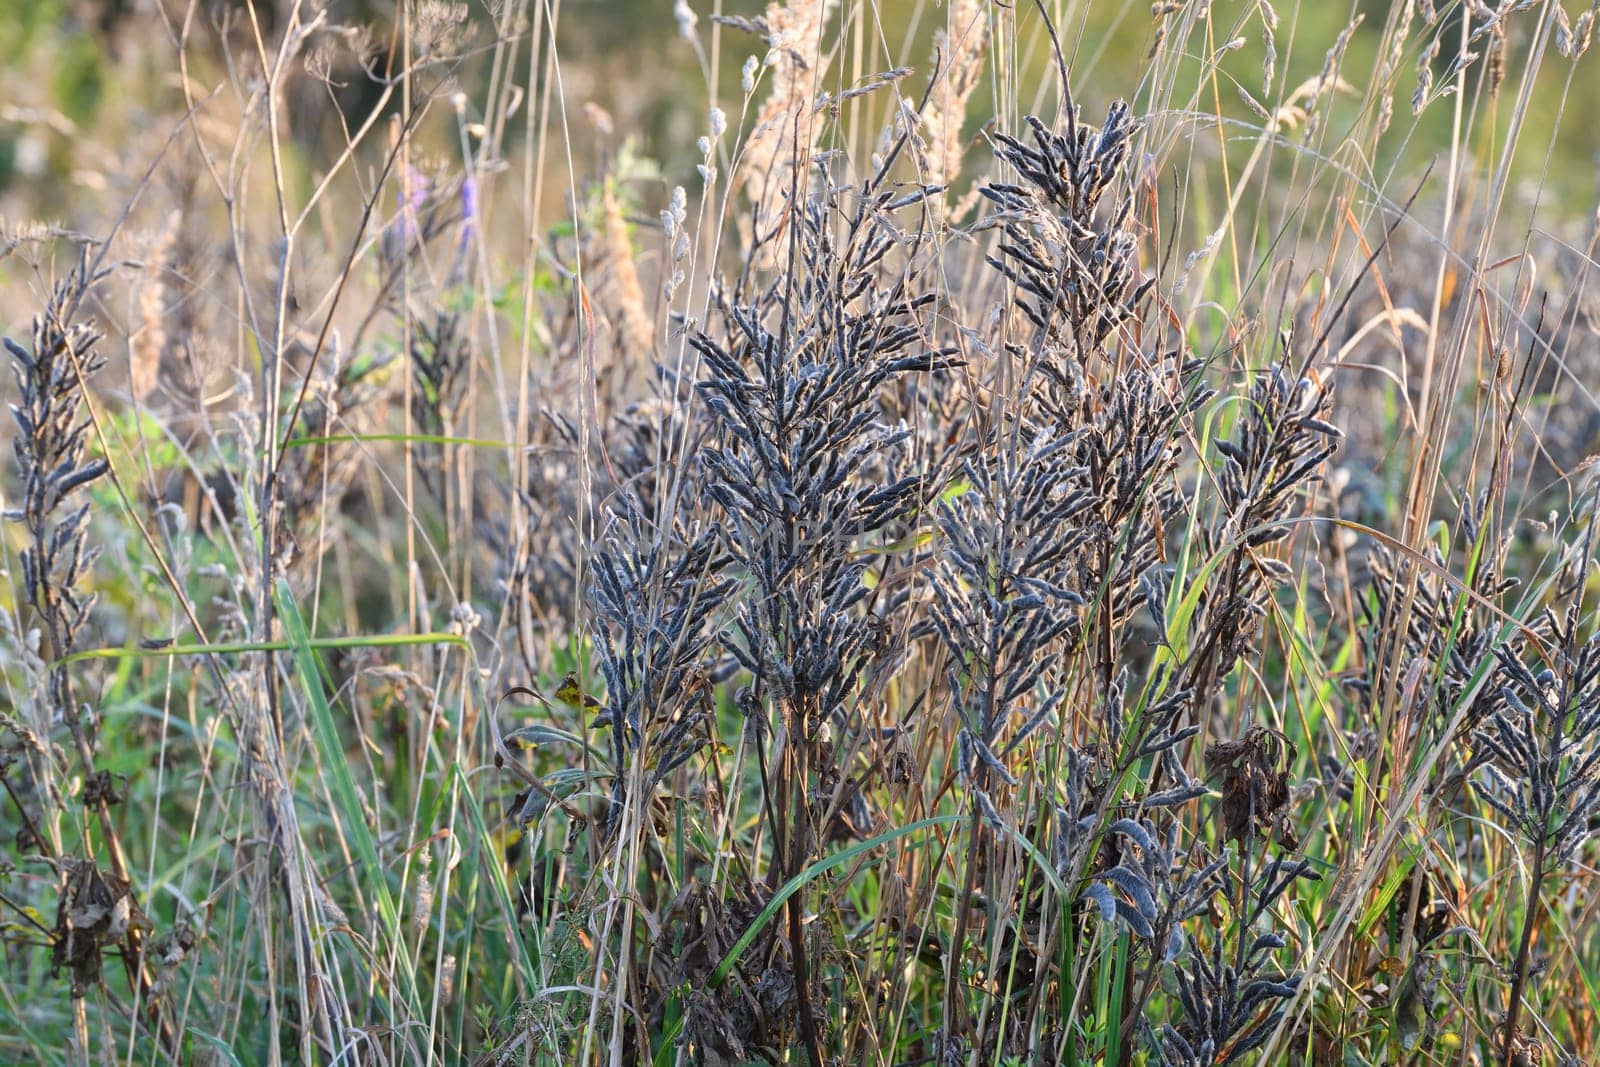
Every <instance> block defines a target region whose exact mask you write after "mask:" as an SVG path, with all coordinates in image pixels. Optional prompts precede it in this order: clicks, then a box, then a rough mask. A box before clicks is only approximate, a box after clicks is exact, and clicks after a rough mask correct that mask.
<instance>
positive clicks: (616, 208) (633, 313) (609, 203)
mask: <svg viewBox="0 0 1600 1067" xmlns="http://www.w3.org/2000/svg"><path fill="white" fill-rule="evenodd" d="M601 208H602V212H603V213H604V215H605V249H606V262H607V263H608V264H609V266H610V268H611V290H610V303H611V305H612V306H613V307H615V308H616V310H617V314H618V317H619V318H620V319H621V320H622V322H621V326H622V329H621V334H622V344H623V347H624V348H625V349H626V350H627V351H628V352H630V353H632V354H633V355H634V356H635V357H636V358H638V359H640V360H647V359H648V358H649V356H650V354H651V353H652V352H653V351H654V350H655V333H656V331H655V325H654V324H653V323H652V322H651V316H650V312H649V310H648V307H649V306H648V305H647V304H646V303H645V299H644V288H643V287H642V286H641V285H640V284H639V269H638V267H637V266H636V265H635V263H634V259H633V243H632V242H631V241H630V240H628V224H627V222H626V221H625V220H624V219H623V217H622V201H621V199H620V198H619V197H618V196H617V188H616V181H615V179H608V180H607V181H606V183H605V188H604V190H603V191H602V193H601Z"/></svg>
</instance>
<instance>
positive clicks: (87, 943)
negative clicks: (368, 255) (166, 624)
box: [0, 251, 177, 1056]
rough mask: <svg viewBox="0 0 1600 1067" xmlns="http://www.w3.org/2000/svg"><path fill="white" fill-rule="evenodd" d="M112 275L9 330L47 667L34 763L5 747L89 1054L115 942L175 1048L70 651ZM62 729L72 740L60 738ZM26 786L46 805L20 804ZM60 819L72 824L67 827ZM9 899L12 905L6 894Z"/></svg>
mask: <svg viewBox="0 0 1600 1067" xmlns="http://www.w3.org/2000/svg"><path fill="white" fill-rule="evenodd" d="M108 274H109V271H104V270H102V271H96V270H95V269H94V268H93V267H92V266H91V264H90V261H89V258H88V253H87V252H86V251H85V252H83V253H81V254H80V257H79V260H78V263H77V265H76V266H75V267H74V268H73V270H72V272H71V273H70V274H69V275H68V276H67V277H66V278H65V279H63V280H62V282H61V283H60V284H59V285H57V286H56V288H55V291H54V292H53V293H52V295H51V297H50V298H49V301H48V303H47V304H46V306H45V310H44V311H43V313H42V314H39V315H37V316H35V317H34V320H33V338H32V344H31V346H30V347H26V348H25V347H23V346H22V345H20V344H18V343H17V342H15V341H13V340H12V339H11V338H9V337H8V338H5V339H4V343H5V349H6V351H7V353H9V354H10V356H11V363H12V373H13V375H14V376H15V379H16V383H17V389H18V401H17V403H15V404H13V405H12V406H11V416H12V419H13V421H14V422H15V423H16V428H17V432H16V434H15V435H14V436H13V438H12V450H13V453H14V455H15V456H16V461H17V472H18V476H19V478H20V480H21V483H22V500H21V506H20V507H18V508H16V509H15V510H13V511H10V512H8V513H7V515H6V518H7V519H9V520H11V521H16V522H20V523H21V524H22V527H23V530H24V535H25V540H24V544H23V547H22V550H21V552H20V554H19V561H20V563H21V565H22V588H21V594H22V595H21V597H20V602H19V608H20V609H24V610H25V612H26V614H25V615H24V616H23V618H22V619H20V620H19V623H18V624H16V625H15V629H16V630H17V631H20V632H28V631H30V630H32V631H34V632H35V633H37V635H38V646H37V649H36V651H35V656H36V657H37V658H36V659H35V658H33V657H29V661H30V662H32V663H33V664H34V665H35V666H36V667H37V668H39V670H40V671H42V676H36V677H35V678H34V679H32V684H33V692H32V693H30V694H29V698H28V699H27V701H26V702H25V705H24V707H25V709H26V710H25V711H24V714H23V716H22V717H21V722H22V723H23V724H25V727H26V728H25V731H24V735H23V736H21V737H20V738H19V739H20V740H21V741H22V742H23V751H24V753H25V759H26V770H27V774H26V775H25V776H17V775H15V772H14V770H13V768H12V766H11V765H10V759H9V757H7V758H6V759H4V760H3V761H0V783H3V784H4V786H5V791H6V795H7V796H8V797H9V799H10V801H11V803H12V805H13V806H14V807H15V809H16V814H17V816H18V818H19V820H20V824H21V826H22V830H21V831H20V832H19V833H18V834H17V835H16V838H15V841H16V845H17V847H18V849H19V851H20V852H21V853H23V854H27V853H36V854H38V855H39V856H42V857H43V858H44V859H45V861H46V862H47V863H48V864H49V865H50V866H51V867H52V868H53V869H54V871H55V874H56V877H57V879H58V885H57V890H58V896H57V901H56V921H55V927H54V929H53V930H51V931H49V936H50V942H51V965H52V968H53V970H54V971H55V972H56V973H59V972H61V971H66V972H67V974H68V977H69V980H70V983H71V991H72V998H73V1002H74V1009H75V1023H76V1035H77V1040H78V1042H79V1047H80V1049H81V1051H82V1053H83V1055H85V1056H86V1055H87V1054H88V1044H87V1042H88V1039H89V1033H88V1026H87V1021H86V1016H85V1013H84V1005H83V998H84V997H86V996H88V995H89V994H90V992H91V991H92V990H94V989H96V988H97V987H100V986H101V966H102V960H103V958H104V955H105V953H106V952H107V951H110V950H115V951H117V952H118V953H119V955H120V956H121V959H122V965H123V969H124V970H125V972H126V974H127V978H128V983H129V986H130V988H131V990H132V993H133V995H134V998H135V1001H136V1002H137V1005H138V1013H139V1014H140V1015H141V1016H143V1017H144V1019H145V1020H146V1021H147V1022H148V1024H149V1025H150V1026H151V1027H152V1028H153V1030H154V1032H155V1034H156V1035H157V1036H158V1039H159V1041H160V1042H161V1045H162V1047H163V1048H164V1049H165V1050H166V1051H167V1052H168V1053H169V1054H170V1053H175V1051H176V1048H177V1045H176V1037H175V1035H174V1033H173V1031H172V1030H171V1027H170V1021H169V1019H168V1017H167V1013H166V1006H165V1003H164V1001H163V999H162V998H160V997H159V996H157V995H156V993H155V991H154V990H153V988H152V985H153V981H154V976H153V972H152V971H151V969H150V966H149V963H148V961H147V960H146V958H145V939H146V936H147V935H148V934H149V932H150V931H151V929H152V928H153V927H152V923H151V921H150V919H149V918H148V917H147V916H146V914H145V912H144V910H143V908H142V907H141V906H140V903H139V901H138V898H137V896H136V894H135V890H134V886H133V883H132V881H131V878H130V874H129V867H128V858H127V855H126V852H125V849H124V845H123V841H122V837H121V834H120V832H119V828H118V823H117V820H116V819H115V818H114V817H113V815H112V809H113V808H114V807H115V806H116V805H118V804H120V803H121V802H122V801H123V799H124V797H125V795H126V788H127V780H126V778H125V777H124V776H123V775H120V774H113V773H112V772H110V771H107V770H104V769H101V767H100V762H101V759H102V753H101V752H100V724H101V718H100V715H101V713H100V709H99V708H97V707H94V706H92V705H90V704H88V703H80V702H79V700H78V697H77V695H76V693H75V691H74V686H73V682H72V674H71V670H70V668H69V667H68V666H67V665H66V664H65V663H63V662H62V660H63V659H65V658H66V657H68V656H70V655H71V654H72V653H73V652H74V651H76V650H77V647H78V644H79V640H80V637H81V634H82V631H83V630H84V627H85V626H86V625H87V623H88V621H89V617H90V612H91V611H92V610H93V608H94V603H95V594H94V593H92V592H90V593H85V592H84V591H83V586H84V585H85V584H86V581H87V579H88V577H89V575H90V572H91V570H92V568H93V566H94V562H95V559H96V558H97V557H98V556H99V554H100V550H99V548H98V547H95V546H92V545H90V544H89V529H88V527H89V516H90V505H89V503H88V502H83V503H76V502H75V501H76V498H77V497H78V496H79V495H80V493H81V491H82V490H83V489H84V488H86V487H87V486H89V485H90V484H92V483H93V482H94V481H96V480H97V479H99V478H101V477H102V476H104V475H105V474H106V472H107V471H109V470H110V469H111V465H110V463H109V462H108V461H107V460H106V459H105V458H104V457H101V456H97V455H92V454H91V450H90V447H89V443H90V425H91V423H90V418H88V417H86V416H85V411H84V408H85V406H86V403H87V400H86V390H87V380H88V379H89V378H90V377H92V376H93V375H95V374H96V373H97V372H99V371H100V370H101V369H102V368H103V367H104V366H105V357H104V356H102V355H101V354H100V352H99V351H98V346H99V343H100V341H101V334H100V333H99V332H98V331H96V330H95V329H94V328H93V327H91V326H89V325H88V324H86V323H84V322H81V321H78V320H77V315H78V312H79V309H80V308H81V306H82V304H83V302H84V300H85V299H86V298H87V296H88V294H89V292H90V290H91V289H92V288H93V287H94V286H95V285H96V284H97V283H98V282H100V281H101V280H102V279H104V278H105V277H106V276H107V275H108ZM30 636H31V635H30ZM63 727H64V728H65V733H66V739H65V741H64V742H61V741H57V740H55V739H54V738H55V737H58V736H59V734H60V732H61V729H62V728H63ZM68 768H70V771H68V770H67V769H68ZM64 772H65V773H64ZM27 792H31V793H32V794H33V800H34V802H35V803H36V804H37V805H38V807H37V809H36V810H31V811H30V810H29V807H32V805H27V806H25V805H24V801H23V799H22V797H23V795H24V794H25V793H27ZM74 793H76V795H74ZM74 802H75V803H76V804H81V805H82V811H83V815H82V816H81V818H82V822H78V818H79V817H78V816H75V815H71V814H69V811H70V810H71V808H70V807H69V805H71V806H75V803H74ZM63 822H68V823H74V824H76V825H73V826H72V828H71V829H70V830H69V829H68V828H67V827H64V826H63V825H62V824H63ZM80 850H81V851H80ZM7 903H8V905H9V906H11V907H15V906H16V905H15V904H14V903H11V901H10V898H7ZM24 917H26V913H24ZM35 925H38V924H37V922H36V923H35Z"/></svg>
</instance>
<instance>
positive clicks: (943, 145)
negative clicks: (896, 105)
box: [922, 0, 989, 188]
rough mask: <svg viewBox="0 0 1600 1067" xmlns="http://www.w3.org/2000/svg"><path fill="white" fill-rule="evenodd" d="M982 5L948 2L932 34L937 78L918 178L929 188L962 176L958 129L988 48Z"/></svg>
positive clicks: (926, 113) (925, 116)
mask: <svg viewBox="0 0 1600 1067" xmlns="http://www.w3.org/2000/svg"><path fill="white" fill-rule="evenodd" d="M987 6H988V5H987V3H986V0H951V2H950V3H949V5H947V6H946V8H945V20H946V22H945V25H944V27H942V28H940V29H939V30H937V31H935V33H934V35H933V50H934V53H935V55H936V56H937V63H936V65H935V68H934V77H935V79H936V80H935V82H934V86H933V91H932V92H931V93H930V94H929V96H928V104H927V107H925V108H924V109H923V112H922V140H923V143H924V145H925V148H924V151H923V166H924V171H923V175H922V178H923V180H924V181H926V182H927V183H928V184H930V185H938V186H944V187H946V188H948V187H949V185H950V184H951V182H953V181H954V180H955V178H956V176H957V175H958V174H959V173H960V172H961V157H962V155H963V154H964V153H963V151H962V148H963V144H962V140H961V126H962V123H963V122H964V121H965V120H966V117H967V102H968V100H969V99H971V97H972V93H973V90H975V89H976V88H977V87H978V83H979V81H980V80H981V78H982V76H983V64H984V57H985V55H986V54H987V52H988V49H989V13H988V10H987Z"/></svg>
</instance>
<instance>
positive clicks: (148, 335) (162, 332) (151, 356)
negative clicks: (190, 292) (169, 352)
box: [128, 212, 179, 402]
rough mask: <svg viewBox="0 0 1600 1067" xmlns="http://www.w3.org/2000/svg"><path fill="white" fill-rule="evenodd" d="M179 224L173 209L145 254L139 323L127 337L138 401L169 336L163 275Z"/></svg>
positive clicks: (154, 378) (151, 386)
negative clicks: (131, 334) (159, 233)
mask: <svg viewBox="0 0 1600 1067" xmlns="http://www.w3.org/2000/svg"><path fill="white" fill-rule="evenodd" d="M178 224H179V218H178V214H177V212H173V213H172V215H171V216H169V217H168V219H167V223H166V226H165V228H164V229H163V230H162V232H161V236H160V237H159V238H157V240H156V242H155V244H154V246H153V247H152V248H151V249H150V254H149V255H148V256H147V257H146V258H145V269H144V278H143V281H142V284H141V285H140V286H139V298H138V299H139V325H138V327H137V328H136V329H135V330H134V332H133V336H132V337H130V338H129V339H128V381H129V390H130V392H131V393H132V394H133V399H134V400H135V401H138V402H143V401H144V400H145V399H147V398H148V397H149V396H150V394H151V392H153V391H154V390H155V387H156V384H157V382H158V381H159V379H160V376H161V356H162V353H163V352H165V351H166V347H167V340H168V337H167V326H166V302H167V287H166V279H165V277H164V275H165V273H166V271H167V269H168V266H169V262H168V261H169V257H170V256H171V254H172V249H173V245H174V244H175V243H176V241H177V236H178Z"/></svg>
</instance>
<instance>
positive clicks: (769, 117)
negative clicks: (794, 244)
mask: <svg viewBox="0 0 1600 1067" xmlns="http://www.w3.org/2000/svg"><path fill="white" fill-rule="evenodd" d="M837 7H838V0H788V2H786V3H771V4H768V5H767V11H766V15H765V16H764V17H763V18H761V19H758V20H755V21H754V22H753V23H752V25H754V26H755V27H756V28H758V29H759V30H760V31H761V33H762V34H763V36H765V37H766V42H767V56H766V61H765V63H766V67H767V77H768V85H767V96H766V100H765V101H763V103H762V105H761V110H760V111H759V112H757V114H756V124H755V126H754V127H753V128H752V129H751V131H750V134H749V136H748V137H746V138H745V142H744V147H743V160H742V162H741V164H740V168H741V171H742V174H741V176H740V178H739V182H740V185H741V187H742V188H743V189H744V192H745V194H746V195H747V196H749V197H750V199H751V201H752V202H753V203H754V205H755V209H754V221H755V227H756V244H757V245H758V246H762V247H766V248H768V250H769V254H771V255H773V256H774V257H776V258H777V259H781V258H782V257H781V256H778V255H777V253H776V252H775V251H772V249H773V248H774V247H776V246H775V245H773V244H772V243H771V242H773V241H774V240H781V239H780V238H779V236H778V235H780V234H782V233H786V232H788V230H789V226H790V225H791V219H790V215H791V213H792V212H798V211H799V210H800V203H799V202H796V203H791V202H790V200H791V196H792V195H793V194H792V191H794V192H798V194H799V199H800V200H801V201H803V200H804V199H805V198H806V196H807V185H808V182H807V179H806V174H807V172H808V170H809V168H810V165H811V154H812V151H813V150H814V149H815V147H816V143H817V135H818V133H819V132H820V129H821V119H820V118H819V117H818V116H817V114H816V112H815V111H814V109H813V105H814V104H815V102H816V99H817V92H818V90H819V89H820V87H821V81H822V73H823V60H824V58H825V55H826V53H825V52H824V50H823V45H824V43H825V40H826V38H825V37H824V34H823V30H824V29H825V28H826V26H827V23H828V20H829V19H830V18H831V17H832V15H833V12H834V10H835V8H837Z"/></svg>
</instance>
